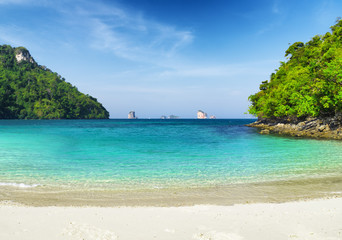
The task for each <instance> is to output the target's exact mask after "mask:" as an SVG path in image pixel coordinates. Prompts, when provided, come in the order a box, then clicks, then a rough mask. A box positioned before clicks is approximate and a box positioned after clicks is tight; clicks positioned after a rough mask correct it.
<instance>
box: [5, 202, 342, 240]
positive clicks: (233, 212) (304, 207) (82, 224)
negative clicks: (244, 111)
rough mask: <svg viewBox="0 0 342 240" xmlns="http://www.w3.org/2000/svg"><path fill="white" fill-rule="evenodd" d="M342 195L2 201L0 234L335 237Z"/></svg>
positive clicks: (220, 239) (226, 239)
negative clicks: (86, 203)
mask: <svg viewBox="0 0 342 240" xmlns="http://www.w3.org/2000/svg"><path fill="white" fill-rule="evenodd" d="M341 222H342V198H324V199H315V200H309V201H294V202H286V203H253V204H235V205H233V206H220V205H195V206H190V207H184V206H183V207H56V206H50V207H32V206H29V207H28V206H21V205H15V204H8V203H7V204H6V203H4V202H2V203H0V238H1V239H12V240H17V239H18V240H19V239H50V240H55V239H56V240H57V239H70V240H71V239H110V240H114V239H120V240H125V239H127V240H128V239H141V240H145V239H146V240H147V239H165V240H168V239H170V240H171V239H194V240H208V239H212V240H230V239H234V240H242V239H254V240H259V239H260V240H264V239H278V240H288V239H331V240H337V239H341V237H342V228H341V225H340V223H341Z"/></svg>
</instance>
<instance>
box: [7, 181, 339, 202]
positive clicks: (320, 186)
mask: <svg viewBox="0 0 342 240" xmlns="http://www.w3.org/2000/svg"><path fill="white" fill-rule="evenodd" d="M326 197H342V177H330V178H311V179H302V180H291V181H274V182H264V183H253V184H235V185H228V186H213V187H206V188H172V189H141V190H126V191H122V190H120V191H115V190H109V189H107V190H99V189H97V190H96V189H95V190H94V189H70V188H64V189H63V188H51V187H50V188H49V187H45V186H37V187H34V188H20V187H13V186H1V187H0V201H10V202H15V203H19V204H24V205H28V206H99V207H115V206H163V207H168V206H170V207H172V206H192V205H198V204H210V205H223V206H228V205H233V204H244V203H282V202H289V201H298V200H309V199H317V198H326Z"/></svg>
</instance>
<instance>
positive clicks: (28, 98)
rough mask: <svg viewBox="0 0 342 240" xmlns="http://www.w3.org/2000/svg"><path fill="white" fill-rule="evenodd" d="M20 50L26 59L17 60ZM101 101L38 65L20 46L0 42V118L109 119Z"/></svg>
mask: <svg viewBox="0 0 342 240" xmlns="http://www.w3.org/2000/svg"><path fill="white" fill-rule="evenodd" d="M20 53H22V55H23V56H26V57H28V58H26V59H25V60H22V61H19V62H18V61H17V59H16V54H20ZM108 117H109V113H108V112H107V110H106V109H105V108H104V107H103V106H102V104H101V103H99V102H97V100H96V99H95V98H93V97H91V96H89V95H85V94H83V93H81V92H79V91H78V90H77V88H76V87H74V86H72V85H71V84H70V83H68V82H65V79H64V78H62V77H61V76H60V75H58V74H57V73H54V72H52V71H51V70H49V69H47V68H46V67H44V66H40V65H38V64H37V63H36V62H35V61H34V60H33V58H32V57H31V56H30V54H29V51H28V50H27V49H25V48H23V47H19V48H12V47H11V46H9V45H0V118H1V119H93V118H108Z"/></svg>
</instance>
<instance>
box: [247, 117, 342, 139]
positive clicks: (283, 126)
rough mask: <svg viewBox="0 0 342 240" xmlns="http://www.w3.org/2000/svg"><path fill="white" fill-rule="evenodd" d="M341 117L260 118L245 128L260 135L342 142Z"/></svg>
mask: <svg viewBox="0 0 342 240" xmlns="http://www.w3.org/2000/svg"><path fill="white" fill-rule="evenodd" d="M341 122H342V116H340V115H337V116H335V117H329V118H306V119H304V120H299V119H287V118H280V119H268V118H261V119H258V120H257V121H255V122H253V123H250V124H247V125H246V126H247V127H253V128H257V129H259V133H260V134H266V135H267V134H278V135H281V136H291V137H304V138H313V139H322V140H342V124H341Z"/></svg>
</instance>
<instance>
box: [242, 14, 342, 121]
mask: <svg viewBox="0 0 342 240" xmlns="http://www.w3.org/2000/svg"><path fill="white" fill-rule="evenodd" d="M285 56H286V57H288V61H287V62H281V63H280V67H279V68H278V69H277V70H276V72H275V73H272V74H271V77H270V79H269V80H266V81H264V82H262V83H261V85H260V91H259V92H258V93H256V94H254V95H251V96H250V97H249V100H250V102H251V106H250V108H249V113H251V114H253V115H255V116H257V117H259V118H273V119H274V118H284V117H286V118H293V119H298V118H299V119H305V118H307V117H333V116H335V115H337V114H340V113H341V112H342V20H337V23H336V24H335V25H334V26H332V27H331V32H327V33H326V34H324V35H323V36H320V35H316V36H314V37H313V38H312V39H311V40H310V41H309V42H307V43H303V42H295V43H294V44H292V45H291V46H290V47H289V48H288V49H287V50H286V52H285Z"/></svg>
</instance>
